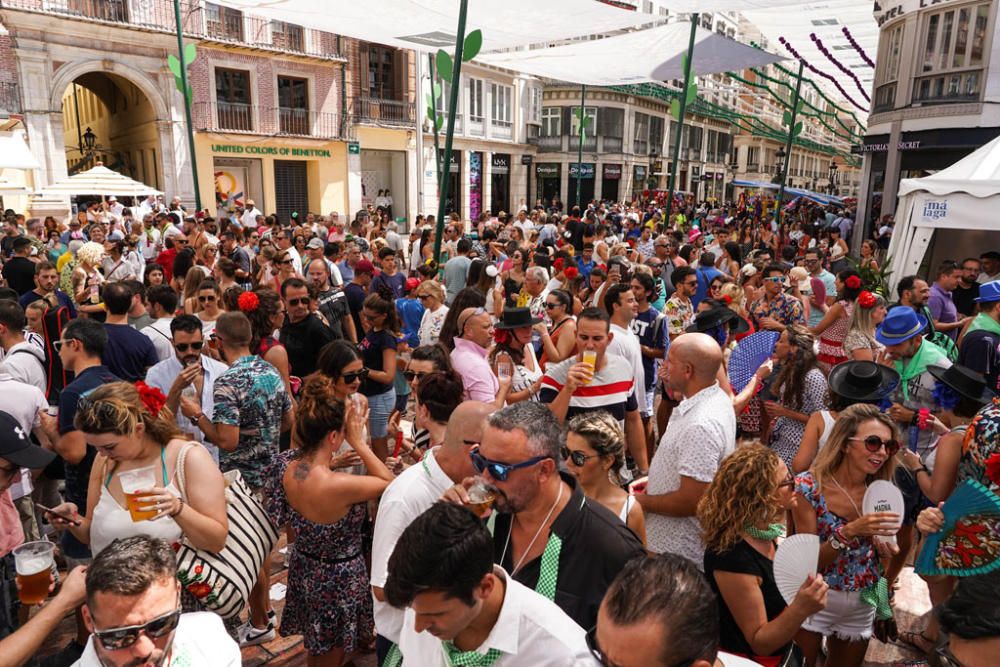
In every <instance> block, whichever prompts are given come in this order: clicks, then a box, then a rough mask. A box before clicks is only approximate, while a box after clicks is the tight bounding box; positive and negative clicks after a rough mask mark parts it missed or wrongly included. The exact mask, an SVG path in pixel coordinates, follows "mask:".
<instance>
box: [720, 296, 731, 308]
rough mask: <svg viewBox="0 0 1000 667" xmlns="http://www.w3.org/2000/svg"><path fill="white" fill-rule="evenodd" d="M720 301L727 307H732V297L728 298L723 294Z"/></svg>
mask: <svg viewBox="0 0 1000 667" xmlns="http://www.w3.org/2000/svg"><path fill="white" fill-rule="evenodd" d="M722 300H723V301H725V302H726V305H727V306H729V305H732V303H733V297H731V296H729V295H728V294H723V295H722Z"/></svg>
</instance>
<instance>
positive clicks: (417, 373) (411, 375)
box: [403, 370, 430, 382]
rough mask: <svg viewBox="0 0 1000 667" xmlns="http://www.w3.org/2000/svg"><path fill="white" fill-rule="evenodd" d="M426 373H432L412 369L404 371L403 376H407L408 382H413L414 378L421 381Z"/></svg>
mask: <svg viewBox="0 0 1000 667" xmlns="http://www.w3.org/2000/svg"><path fill="white" fill-rule="evenodd" d="M425 375H430V373H427V372H424V373H422V372H420V371H411V370H405V371H403V377H404V378H406V381H407V382H413V381H414V380H417V381H418V382H419V381H420V379H421V378H423V377H424V376H425Z"/></svg>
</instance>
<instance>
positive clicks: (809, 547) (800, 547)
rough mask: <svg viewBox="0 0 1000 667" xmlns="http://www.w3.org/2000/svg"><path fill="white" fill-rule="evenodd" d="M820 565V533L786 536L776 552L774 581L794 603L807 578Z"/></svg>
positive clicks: (783, 595) (789, 601) (785, 596)
mask: <svg viewBox="0 0 1000 667" xmlns="http://www.w3.org/2000/svg"><path fill="white" fill-rule="evenodd" d="M818 565H819V535H812V534H810V533H799V534H798V535H792V536H791V537H787V538H785V541H784V542H782V543H781V544H779V545H778V550H777V551H776V552H775V553H774V582H775V583H776V584H777V585H778V591H779V592H780V593H781V597H783V598H785V602H787V603H788V604H791V603H792V600H794V599H795V595H796V593H798V592H799V589H800V588H802V584H803V583H805V580H806V579H807V578H809V577H811V576H812V575H814V574H816V568H817V566H818Z"/></svg>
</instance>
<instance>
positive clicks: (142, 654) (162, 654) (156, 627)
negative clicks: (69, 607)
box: [73, 535, 242, 667]
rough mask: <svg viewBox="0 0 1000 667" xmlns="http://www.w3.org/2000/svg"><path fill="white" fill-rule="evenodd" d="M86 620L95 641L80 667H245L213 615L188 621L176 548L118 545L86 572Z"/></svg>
mask: <svg viewBox="0 0 1000 667" xmlns="http://www.w3.org/2000/svg"><path fill="white" fill-rule="evenodd" d="M86 583H87V602H86V604H85V605H84V607H83V617H84V620H85V622H86V623H87V628H88V629H90V630H91V632H92V633H93V634H92V635H91V637H90V639H89V640H88V642H87V647H86V648H85V649H84V652H83V655H82V656H81V657H80V660H78V661H77V662H76V663H75V664H74V666H73V667H126V666H128V667H131V666H133V665H134V666H136V667H162V666H164V665H213V667H214V666H218V667H239V665H241V664H242V657H241V656H240V649H239V647H238V646H237V645H236V642H234V641H233V640H232V639H231V638H230V637H229V635H227V634H226V629H225V627H224V626H223V624H222V619H221V618H219V616H217V615H216V614H213V613H211V612H197V613H191V614H182V613H181V602H180V598H181V585H180V582H179V581H177V559H176V557H175V556H174V551H173V549H172V548H171V547H170V543H169V542H167V541H166V540H160V539H153V538H150V537H147V536H145V535H141V536H136V537H129V538H124V539H118V540H115V541H114V542H112V543H111V544H110V545H108V547H107V548H105V549H104V551H102V552H101V553H100V554H98V556H97V557H96V558H94V562H93V563H92V564H91V566H90V567H89V568H87V582H86Z"/></svg>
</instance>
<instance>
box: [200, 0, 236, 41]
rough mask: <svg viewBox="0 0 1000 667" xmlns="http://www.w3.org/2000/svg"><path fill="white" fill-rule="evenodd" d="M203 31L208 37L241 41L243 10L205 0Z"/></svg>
mask: <svg viewBox="0 0 1000 667" xmlns="http://www.w3.org/2000/svg"><path fill="white" fill-rule="evenodd" d="M205 32H206V33H207V35H208V37H210V38H214V39H223V40H226V41H237V42H242V41H243V12H241V11H239V10H237V9H230V8H229V7H222V6H220V5H214V4H212V3H211V2H206V3H205Z"/></svg>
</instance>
